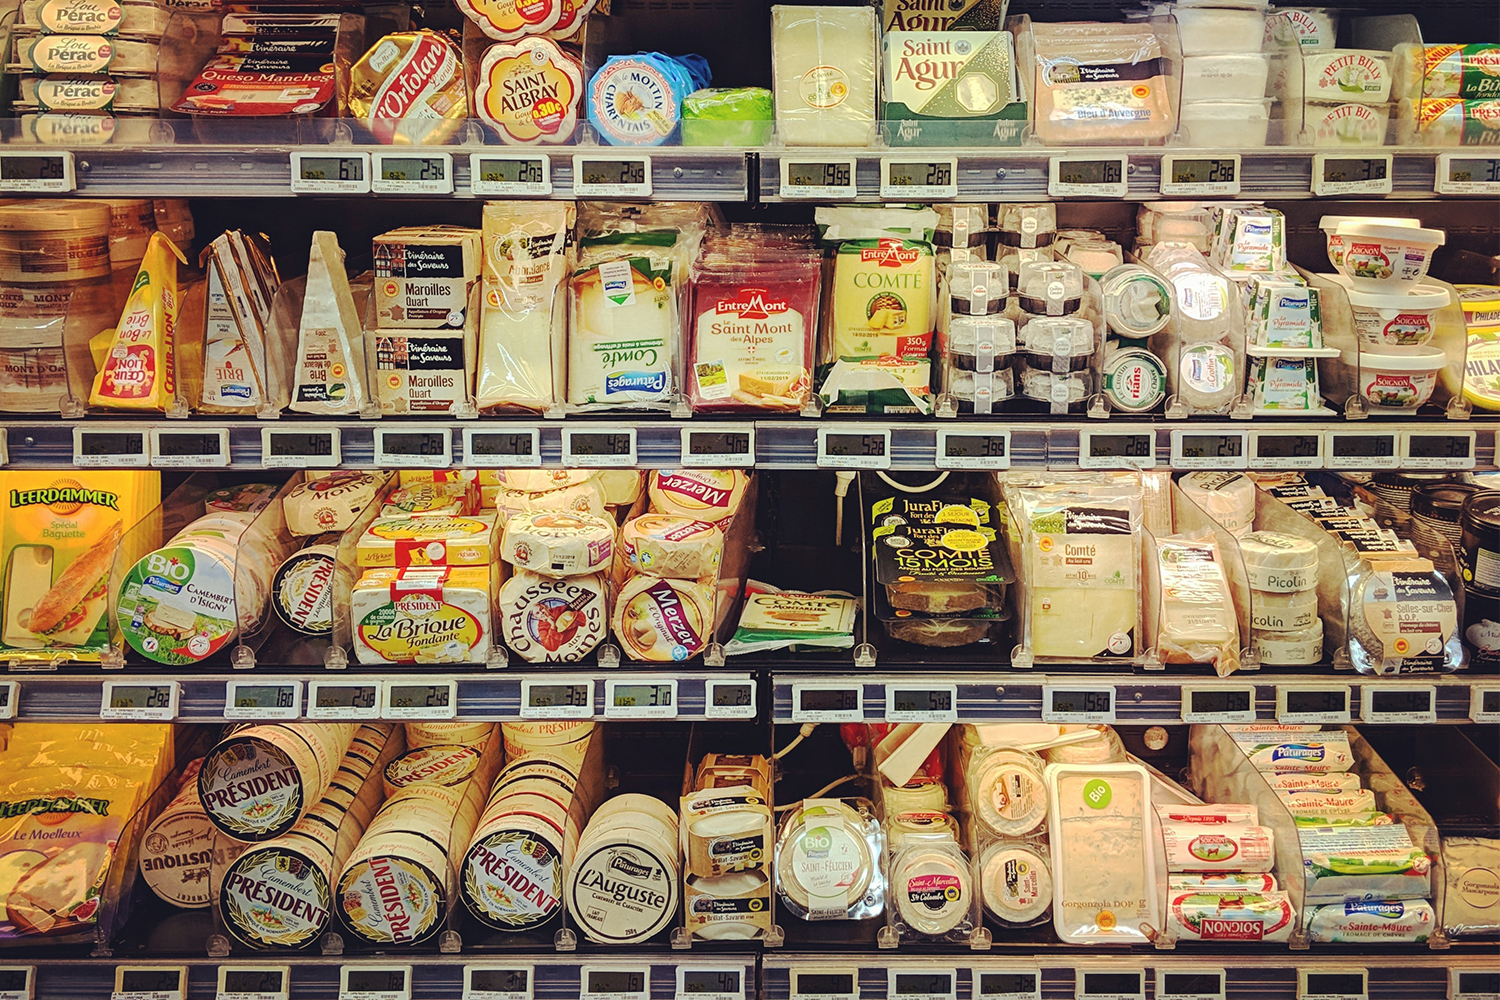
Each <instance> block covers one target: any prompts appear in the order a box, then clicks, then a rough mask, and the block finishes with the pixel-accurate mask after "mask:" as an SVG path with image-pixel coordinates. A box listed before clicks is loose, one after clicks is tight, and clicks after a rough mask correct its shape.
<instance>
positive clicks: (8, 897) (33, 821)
mask: <svg viewBox="0 0 1500 1000" xmlns="http://www.w3.org/2000/svg"><path fill="white" fill-rule="evenodd" d="M171 747H172V727H171V726H166V725H149V724H143V723H125V724H119V725H100V724H90V725H86V726H85V725H58V724H53V723H33V722H23V723H18V724H17V725H16V726H15V727H14V729H13V730H12V731H11V733H10V739H9V741H8V743H7V745H6V748H5V750H4V752H3V753H0V901H3V903H4V912H5V919H4V920H3V921H0V941H4V940H6V939H13V938H18V937H29V936H33V935H42V934H45V935H48V936H51V937H58V936H63V935H70V934H74V933H79V932H82V933H86V934H88V935H90V936H91V935H92V934H93V932H94V925H95V923H96V922H97V920H98V917H99V909H100V906H101V905H102V904H103V903H104V898H105V883H106V880H107V878H108V876H109V870H110V865H111V862H112V861H114V859H115V858H116V857H117V856H119V855H125V854H128V853H129V851H130V844H129V843H128V842H123V841H122V838H123V837H124V836H125V835H126V832H127V826H128V824H129V823H130V820H131V818H132V817H133V816H134V815H135V813H136V812H137V810H139V809H140V808H141V807H142V806H143V805H144V804H145V802H146V800H147V798H149V796H150V795H151V793H152V792H153V791H154V790H155V788H156V787H157V786H158V785H159V784H160V783H161V781H162V779H163V778H164V777H165V775H166V772H167V771H168V770H169V769H170V767H171V764H172V760H171V758H172V754H171Z"/></svg>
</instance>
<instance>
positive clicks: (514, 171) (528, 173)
mask: <svg viewBox="0 0 1500 1000" xmlns="http://www.w3.org/2000/svg"><path fill="white" fill-rule="evenodd" d="M469 190H470V191H471V192H473V193H474V194H477V195H486V196H489V195H497V196H499V197H502V198H515V197H522V198H545V197H547V196H548V195H550V194H551V193H552V157H550V156H548V155H547V154H546V153H505V154H503V155H502V154H499V153H470V154H469Z"/></svg>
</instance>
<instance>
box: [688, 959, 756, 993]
mask: <svg viewBox="0 0 1500 1000" xmlns="http://www.w3.org/2000/svg"><path fill="white" fill-rule="evenodd" d="M684 997H699V998H701V1000H745V970H744V969H742V968H724V969H719V968H708V967H706V966H701V965H699V966H695V965H679V966H678V967H677V1000H683V998H684Z"/></svg>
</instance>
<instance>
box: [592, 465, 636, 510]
mask: <svg viewBox="0 0 1500 1000" xmlns="http://www.w3.org/2000/svg"><path fill="white" fill-rule="evenodd" d="M593 478H594V479H596V480H597V481H598V483H599V488H600V489H602V490H603V491H604V502H605V504H606V505H607V506H610V507H629V506H630V505H631V504H634V503H635V502H636V501H637V500H639V499H640V496H641V493H643V492H644V491H645V489H646V474H645V473H644V472H641V471H640V470H638V469H600V470H599V471H598V472H597V473H595V474H594V476H593Z"/></svg>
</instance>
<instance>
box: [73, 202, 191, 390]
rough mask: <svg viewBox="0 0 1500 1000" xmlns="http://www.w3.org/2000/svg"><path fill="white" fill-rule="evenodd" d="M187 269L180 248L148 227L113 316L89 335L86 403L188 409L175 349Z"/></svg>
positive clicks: (189, 271) (177, 348)
mask: <svg viewBox="0 0 1500 1000" xmlns="http://www.w3.org/2000/svg"><path fill="white" fill-rule="evenodd" d="M179 264H181V265H183V270H179V268H178V265H179ZM121 273H122V274H123V273H125V272H124V271H123V269H122V272H121ZM191 275H192V272H191V270H190V269H187V259H186V258H185V257H184V256H183V254H182V251H181V250H180V249H178V247H177V246H176V245H175V244H174V243H173V242H172V241H171V240H170V239H168V238H167V237H166V236H165V235H164V234H163V233H161V232H155V233H152V234H151V237H150V240H149V241H148V243H147V245H146V252H145V256H144V257H142V258H141V261H140V265H139V267H138V268H137V270H136V273H135V278H134V280H133V281H132V282H131V283H130V284H129V286H128V287H127V289H126V290H125V297H124V305H123V308H121V309H120V311H119V313H118V316H117V322H116V323H115V325H114V326H113V327H110V328H106V329H103V330H100V331H98V332H96V333H95V334H93V335H92V336H91V337H90V339H89V341H88V360H89V361H91V362H92V366H93V370H94V374H93V379H92V384H91V388H90V391H89V393H88V405H89V406H90V407H91V408H96V409H99V410H109V411H125V412H134V413H152V412H156V413H164V414H167V415H168V416H178V417H182V416H186V415H187V412H188V401H187V400H186V399H185V398H184V397H183V395H182V393H181V391H180V390H181V378H180V370H179V366H180V364H181V361H180V359H179V357H178V355H179V343H180V338H181V337H182V336H183V332H182V330H181V327H180V324H181V320H182V315H181V313H182V304H183V302H182V295H183V289H184V285H185V284H186V282H187V281H188V280H189V278H190V276H191ZM80 360H82V359H80Z"/></svg>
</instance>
